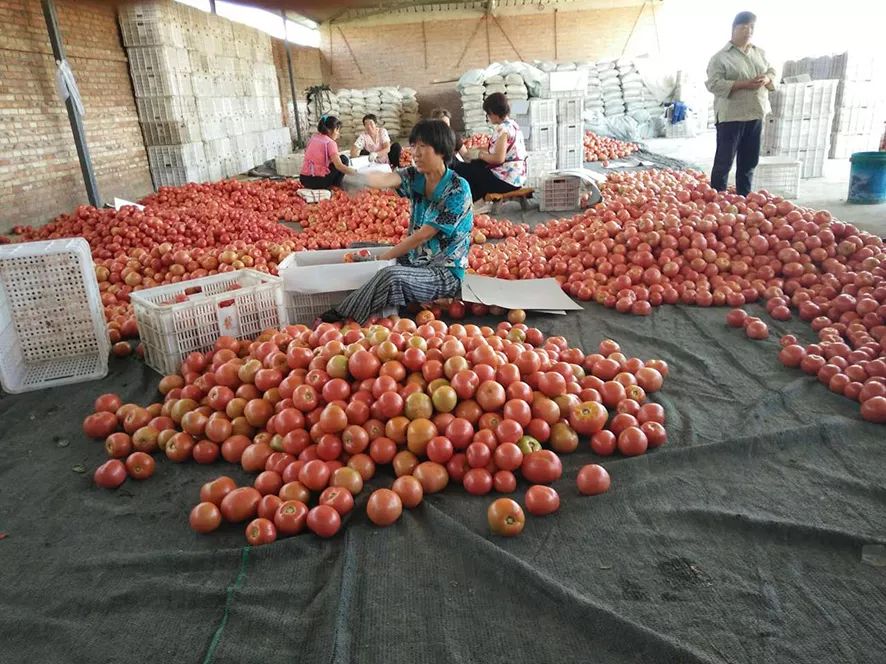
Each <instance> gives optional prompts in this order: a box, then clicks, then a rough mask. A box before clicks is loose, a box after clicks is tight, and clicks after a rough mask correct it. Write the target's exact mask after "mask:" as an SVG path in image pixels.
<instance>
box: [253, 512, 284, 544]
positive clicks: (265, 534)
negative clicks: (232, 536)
mask: <svg viewBox="0 0 886 664" xmlns="http://www.w3.org/2000/svg"><path fill="white" fill-rule="evenodd" d="M276 539H277V528H276V526H274V522H273V521H271V520H269V519H262V518H258V519H254V520H252V521H250V522H249V525H248V526H246V541H248V542H249V543H250V544H251V545H252V546H261V545H262V544H270V543H271V542H273V541H274V540H276Z"/></svg>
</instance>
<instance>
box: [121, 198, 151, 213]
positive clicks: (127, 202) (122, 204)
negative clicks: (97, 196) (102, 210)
mask: <svg viewBox="0 0 886 664" xmlns="http://www.w3.org/2000/svg"><path fill="white" fill-rule="evenodd" d="M127 205H131V206H132V207H135V208H138V209H139V210H144V209H145V206H144V205H139V204H138V203H132V202H130V201H127V200H123V199H122V198H114V209H115V210H117V211H119V210H120V208H122V207H124V206H127Z"/></svg>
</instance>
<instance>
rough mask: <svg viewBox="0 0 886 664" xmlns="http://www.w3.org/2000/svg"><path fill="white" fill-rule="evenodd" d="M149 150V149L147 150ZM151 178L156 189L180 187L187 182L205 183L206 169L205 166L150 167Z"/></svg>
mask: <svg viewBox="0 0 886 664" xmlns="http://www.w3.org/2000/svg"><path fill="white" fill-rule="evenodd" d="M148 149H149V150H150V148H148ZM151 178H152V179H153V180H154V185H155V186H157V187H180V186H182V185H183V184H188V183H189V182H205V181H206V179H207V169H206V165H205V164H198V165H194V166H185V167H178V166H172V167H166V166H156V167H155V166H153V165H152V166H151Z"/></svg>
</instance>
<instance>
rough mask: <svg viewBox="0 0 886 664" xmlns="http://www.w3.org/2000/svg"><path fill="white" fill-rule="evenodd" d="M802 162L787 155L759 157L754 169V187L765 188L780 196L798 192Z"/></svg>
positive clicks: (788, 195) (793, 196)
mask: <svg viewBox="0 0 886 664" xmlns="http://www.w3.org/2000/svg"><path fill="white" fill-rule="evenodd" d="M802 168H803V164H802V163H801V162H800V161H799V160H798V159H790V158H787V157H760V162H759V163H758V164H757V168H756V170H755V171H754V189H756V190H760V189H765V190H766V191H768V192H769V193H770V194H774V195H776V196H781V197H782V198H797V196H799V194H800V172H801V170H802Z"/></svg>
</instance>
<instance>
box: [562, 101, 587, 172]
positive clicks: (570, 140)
mask: <svg viewBox="0 0 886 664" xmlns="http://www.w3.org/2000/svg"><path fill="white" fill-rule="evenodd" d="M583 107H584V104H583V98H582V97H561V98H559V99H557V168H560V169H563V168H581V167H582V166H583V165H584V125H583V124H582V118H581V116H582V109H583Z"/></svg>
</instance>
